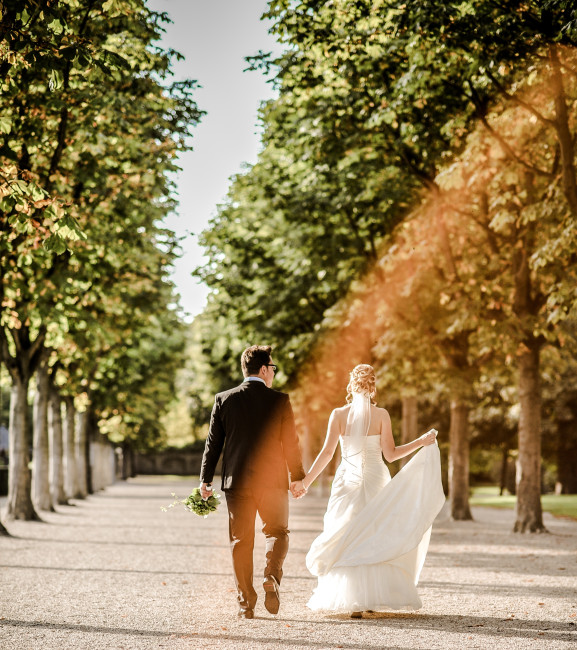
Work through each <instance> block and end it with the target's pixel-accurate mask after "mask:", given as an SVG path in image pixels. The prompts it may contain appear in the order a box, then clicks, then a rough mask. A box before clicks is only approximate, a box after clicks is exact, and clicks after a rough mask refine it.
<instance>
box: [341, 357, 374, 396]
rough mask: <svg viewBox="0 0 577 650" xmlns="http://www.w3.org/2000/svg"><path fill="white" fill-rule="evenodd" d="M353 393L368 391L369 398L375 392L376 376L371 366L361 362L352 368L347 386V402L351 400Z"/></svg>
mask: <svg viewBox="0 0 577 650" xmlns="http://www.w3.org/2000/svg"><path fill="white" fill-rule="evenodd" d="M353 393H368V394H369V395H370V396H371V398H373V397H374V396H375V395H376V394H377V378H376V377H375V370H374V368H373V366H369V364H368V363H361V364H359V365H358V366H355V367H354V368H353V369H352V371H351V374H350V379H349V384H348V386H347V402H350V401H352V399H353Z"/></svg>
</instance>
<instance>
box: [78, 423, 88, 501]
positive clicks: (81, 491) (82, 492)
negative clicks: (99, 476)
mask: <svg viewBox="0 0 577 650" xmlns="http://www.w3.org/2000/svg"><path fill="white" fill-rule="evenodd" d="M76 425H77V429H76V433H77V435H76V487H77V497H78V498H79V499H85V498H86V495H87V494H88V480H87V462H86V446H87V444H88V443H87V427H88V411H84V412H82V413H78V415H77V417H76Z"/></svg>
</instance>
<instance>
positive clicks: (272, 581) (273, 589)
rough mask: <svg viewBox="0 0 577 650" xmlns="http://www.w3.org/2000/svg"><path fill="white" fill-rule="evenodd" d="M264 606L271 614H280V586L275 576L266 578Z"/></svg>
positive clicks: (263, 584)
mask: <svg viewBox="0 0 577 650" xmlns="http://www.w3.org/2000/svg"><path fill="white" fill-rule="evenodd" d="M262 586H263V587H264V592H265V594H264V606H265V607H266V609H267V611H268V612H270V613H271V614H278V610H279V607H280V594H279V584H278V582H277V579H276V578H275V577H274V576H266V578H265V579H264V580H263V583H262Z"/></svg>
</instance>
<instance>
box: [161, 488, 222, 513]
mask: <svg viewBox="0 0 577 650" xmlns="http://www.w3.org/2000/svg"><path fill="white" fill-rule="evenodd" d="M172 496H173V497H174V498H175V499H176V500H175V501H173V502H172V503H171V504H170V505H169V506H161V507H160V509H161V510H162V511H163V512H167V511H168V509H169V508H174V507H175V506H178V505H181V506H183V507H184V508H186V510H189V511H190V512H194V514H195V515H199V516H201V517H208V515H209V514H210V513H211V512H216V509H217V508H218V506H219V505H220V495H219V494H216V493H215V492H213V493H212V494H211V495H210V496H209V497H208V499H206V500H205V499H203V498H202V496H201V494H200V488H194V490H193V491H192V492H191V493H190V494H189V495H188V496H187V497H186V499H179V498H178V497H177V496H176V494H175V493H174V492H173V493H172Z"/></svg>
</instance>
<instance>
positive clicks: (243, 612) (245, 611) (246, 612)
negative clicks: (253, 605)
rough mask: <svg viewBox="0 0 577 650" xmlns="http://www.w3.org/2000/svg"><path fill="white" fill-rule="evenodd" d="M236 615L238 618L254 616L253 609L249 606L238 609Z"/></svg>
mask: <svg viewBox="0 0 577 650" xmlns="http://www.w3.org/2000/svg"><path fill="white" fill-rule="evenodd" d="M237 616H238V617H239V618H254V610H252V609H250V608H249V607H241V608H240V609H239V610H238V614H237Z"/></svg>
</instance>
